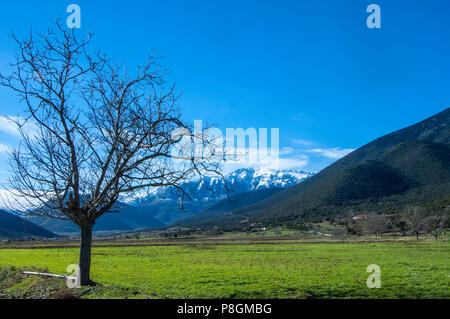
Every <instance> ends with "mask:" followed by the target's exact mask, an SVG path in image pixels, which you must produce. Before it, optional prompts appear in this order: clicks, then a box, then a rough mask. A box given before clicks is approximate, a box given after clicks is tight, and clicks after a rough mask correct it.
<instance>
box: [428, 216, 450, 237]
mask: <svg viewBox="0 0 450 319" xmlns="http://www.w3.org/2000/svg"><path fill="white" fill-rule="evenodd" d="M446 223H447V216H430V217H427V218H426V219H425V221H424V225H425V229H426V230H427V231H428V232H429V233H430V234H431V235H433V236H434V238H435V239H436V240H438V237H439V234H440V232H441V231H442V230H444V229H445V225H446Z"/></svg>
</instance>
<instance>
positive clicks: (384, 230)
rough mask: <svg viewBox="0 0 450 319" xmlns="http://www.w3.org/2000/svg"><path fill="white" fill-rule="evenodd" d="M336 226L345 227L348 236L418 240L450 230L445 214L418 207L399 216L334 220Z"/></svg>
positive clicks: (443, 234)
mask: <svg viewBox="0 0 450 319" xmlns="http://www.w3.org/2000/svg"><path fill="white" fill-rule="evenodd" d="M335 223H336V224H340V225H342V226H345V227H346V229H347V233H348V234H350V235H367V234H369V235H375V236H376V237H380V238H382V237H383V235H386V234H388V233H390V234H393V233H397V234H400V235H413V236H414V237H416V239H417V240H419V238H420V236H421V235H424V234H429V235H432V236H433V237H434V238H435V239H436V240H438V239H439V236H441V235H442V236H445V233H446V230H447V229H449V228H450V219H449V216H448V213H447V212H442V213H436V214H433V213H427V212H426V210H425V209H424V208H422V207H420V206H408V207H406V208H405V209H404V210H403V211H402V212H401V213H400V214H391V215H385V214H376V213H368V214H367V215H357V217H355V216H347V217H341V218H336V219H335Z"/></svg>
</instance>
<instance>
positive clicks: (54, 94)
mask: <svg viewBox="0 0 450 319" xmlns="http://www.w3.org/2000/svg"><path fill="white" fill-rule="evenodd" d="M12 37H13V39H14V40H15V42H16V43H17V45H18V53H17V55H16V61H15V63H14V64H12V65H11V66H12V68H13V71H12V73H11V74H8V75H3V74H0V85H1V86H3V87H7V88H9V89H11V90H13V91H14V92H15V93H17V94H18V95H19V96H20V97H21V98H22V101H23V102H24V105H25V106H26V108H25V109H26V110H25V113H24V116H22V117H20V118H17V119H16V120H15V121H16V124H17V126H18V129H19V131H20V133H21V136H22V143H21V145H20V146H19V147H17V148H16V149H14V150H12V151H11V152H10V155H11V159H10V165H11V170H12V175H11V178H10V181H9V185H8V188H9V189H11V190H14V191H13V193H14V195H15V196H14V198H15V199H14V200H11V199H10V201H9V205H10V206H11V208H12V209H14V210H16V211H18V210H19V211H21V212H22V213H24V214H32V215H37V216H45V217H48V218H56V219H62V220H70V221H72V222H74V223H75V224H77V225H78V226H79V227H80V230H81V243H80V256H79V266H80V276H81V283H82V284H83V285H87V284H91V283H92V281H91V280H90V264H91V246H92V228H93V226H94V224H95V222H96V220H97V219H98V218H99V217H100V216H102V215H103V214H105V213H110V212H115V211H117V209H118V207H117V203H118V200H119V198H120V197H121V196H124V195H125V194H130V193H131V194H132V193H133V192H136V191H138V190H141V189H149V188H151V187H169V186H171V187H175V188H176V189H178V190H179V192H180V196H181V198H182V199H183V198H189V193H188V192H186V190H185V189H183V187H182V185H183V183H185V182H186V181H188V180H191V179H192V178H197V177H199V176H202V175H205V174H219V175H220V176H222V175H221V174H220V158H221V157H220V156H216V155H217V154H215V152H214V150H213V149H212V148H208V146H209V145H211V143H214V141H212V140H211V139H209V138H208V137H207V135H205V136H201V137H199V136H196V137H195V138H197V139H198V140H197V142H196V143H197V144H198V141H200V144H202V146H203V148H197V149H196V150H195V151H196V156H193V155H192V154H193V153H192V152H190V151H189V150H188V151H186V149H184V150H183V149H182V147H179V145H180V142H181V141H182V140H183V139H185V138H186V136H188V137H189V138H192V137H193V136H192V135H190V132H191V131H192V130H191V127H189V126H188V125H186V124H185V123H183V122H182V120H181V112H180V110H179V108H178V106H177V101H178V96H179V95H178V94H177V92H176V89H175V86H174V85H168V84H166V78H167V71H166V70H165V69H164V68H163V67H162V66H161V64H160V59H159V58H158V57H150V58H149V59H148V61H147V62H146V63H145V64H144V65H142V66H140V67H138V68H137V70H136V71H135V72H134V73H133V74H134V75H130V73H132V72H130V71H129V70H128V69H126V68H125V66H124V65H123V64H115V63H114V62H113V61H112V60H110V59H108V58H107V57H106V56H105V55H104V54H102V53H100V52H95V53H91V52H89V51H88V44H89V42H90V38H91V36H90V35H89V36H88V37H86V39H80V37H79V36H77V35H76V34H75V31H68V30H66V29H64V28H63V27H62V26H61V25H60V24H59V23H57V28H56V30H55V31H52V30H49V31H48V32H47V33H45V34H33V33H30V35H29V37H27V38H26V39H24V40H19V39H18V37H17V36H16V35H14V34H13V35H12ZM26 127H28V128H29V127H32V128H33V129H32V130H29V129H26ZM174 132H175V133H174ZM198 149H201V150H202V151H201V152H202V153H201V154H199V153H198ZM211 150H213V151H211ZM219 155H220V153H219ZM174 159H176V160H177V161H174ZM222 177H223V176H222Z"/></svg>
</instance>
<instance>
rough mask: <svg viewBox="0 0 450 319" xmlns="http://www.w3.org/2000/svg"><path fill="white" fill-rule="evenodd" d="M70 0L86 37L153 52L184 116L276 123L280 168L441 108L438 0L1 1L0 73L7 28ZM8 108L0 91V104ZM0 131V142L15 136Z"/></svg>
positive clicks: (119, 54)
mask: <svg viewBox="0 0 450 319" xmlns="http://www.w3.org/2000/svg"><path fill="white" fill-rule="evenodd" d="M70 3H76V4H78V5H80V7H81V10H82V32H86V31H93V32H94V33H95V36H94V40H93V47H100V48H101V49H102V50H103V51H105V52H106V53H107V54H109V55H110V56H113V57H114V58H116V59H118V60H121V61H125V62H126V63H127V65H129V66H130V67H133V66H136V65H137V64H139V63H142V62H143V61H145V57H146V56H147V55H149V54H151V53H153V52H155V51H156V52H158V54H160V55H162V56H164V57H165V60H164V63H165V64H166V65H167V66H169V67H170V68H171V69H172V74H171V79H172V80H173V81H175V82H176V83H178V84H179V85H180V87H182V89H183V97H182V99H181V101H180V103H181V105H182V106H183V109H184V114H185V118H186V119H187V120H189V121H193V120H194V119H201V120H203V121H209V122H214V123H217V124H218V125H219V127H220V128H222V129H225V128H227V127H233V128H237V127H243V128H248V127H255V128H262V127H267V128H272V127H277V128H280V146H281V147H282V154H283V157H284V158H286V159H289V160H290V162H289V163H290V164H291V166H295V165H296V163H297V164H298V166H302V168H304V169H308V170H311V171H318V170H320V169H321V168H323V167H325V166H326V165H328V164H329V163H331V162H332V161H335V160H336V159H337V158H338V157H339V156H342V155H343V154H345V153H346V151H347V150H350V149H354V148H357V147H359V146H362V145H363V144H365V143H367V142H370V141H371V140H373V139H374V138H376V137H379V136H381V135H384V134H386V133H389V132H391V131H393V130H397V129H400V128H402V127H404V126H407V125H411V124H413V123H415V122H417V121H420V120H422V119H424V118H426V117H428V116H431V115H433V114H435V113H437V112H440V111H442V110H443V109H445V108H447V107H449V106H450V89H449V84H450V60H449V56H450V19H449V15H450V2H449V1H447V0H442V1H438V0H431V1H430V0H428V1H422V0H419V1H401V0H395V1H393V0H389V1H381V0H372V1H363V0H345V1H342V0H333V1H325V0H322V1H300V0H295V1H264V0H259V1H245V0H244V1H242V0H241V1H233V0H226V1H215V0H208V1H151V0H149V1H132V0H128V1H122V0H114V1H82V0H72V1H61V0H58V1H56V0H55V1H8V2H2V4H1V10H0V30H1V33H0V72H4V71H5V70H7V64H8V63H9V62H10V61H12V58H13V52H14V50H15V47H14V43H13V41H12V40H11V39H10V38H9V37H8V33H9V32H10V31H11V30H14V31H15V32H16V33H17V34H19V35H21V36H24V35H25V34H26V32H27V31H29V29H30V27H31V26H33V29H34V30H36V31H39V30H40V31H42V30H45V29H46V28H47V27H49V26H52V24H53V21H54V17H55V16H61V17H62V18H63V19H64V20H65V18H66V17H67V15H68V14H67V13H66V12H65V9H66V7H67V5H68V4H70ZM370 3H376V4H378V5H379V6H380V7H381V21H382V22H381V24H382V27H381V29H368V28H367V26H366V19H367V16H368V15H369V14H368V13H366V7H367V6H368V5H369V4H370ZM19 108H20V106H18V100H17V98H16V97H15V96H14V95H13V94H12V93H11V92H9V91H6V90H5V89H3V88H2V89H0V114H2V115H15V114H17V110H18V109H19ZM0 124H1V123H0ZM0 131H1V132H0V144H1V145H11V144H14V143H15V138H14V135H13V134H11V132H9V133H8V132H5V131H8V130H7V129H6V128H5V127H1V126H0ZM5 169H6V164H5V155H4V152H2V148H1V147H0V173H1V174H2V176H5V175H4V170H5ZM1 179H2V178H0V180H1Z"/></svg>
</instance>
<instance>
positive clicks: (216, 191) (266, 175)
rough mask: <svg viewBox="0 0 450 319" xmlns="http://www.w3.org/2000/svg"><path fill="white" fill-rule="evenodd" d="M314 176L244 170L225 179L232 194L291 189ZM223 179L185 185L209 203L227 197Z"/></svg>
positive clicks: (159, 193) (162, 193) (168, 192)
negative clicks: (271, 189) (268, 189)
mask: <svg viewBox="0 0 450 319" xmlns="http://www.w3.org/2000/svg"><path fill="white" fill-rule="evenodd" d="M312 175H314V174H313V173H310V172H305V171H301V170H271V169H263V168H242V169H238V170H236V171H234V172H232V173H230V174H228V175H226V176H225V183H226V185H227V186H228V189H229V191H230V192H231V195H237V194H242V193H245V192H250V191H256V190H261V189H267V188H287V187H291V186H294V185H296V184H298V183H300V182H301V181H303V180H305V179H307V178H309V177H311V176H312ZM225 183H224V181H223V180H222V179H221V178H220V177H210V176H205V177H203V178H201V179H199V180H195V181H192V182H188V183H186V184H185V185H184V189H186V190H187V192H188V193H189V195H190V196H191V198H192V200H195V201H208V200H219V199H222V198H225V197H226V195H227V190H226V186H225ZM180 197H181V194H180V191H179V190H177V189H175V188H174V187H166V188H156V189H153V190H152V191H151V192H149V193H145V194H142V195H138V196H136V197H133V198H129V199H128V200H126V202H128V203H129V204H131V205H133V204H135V205H136V204H142V203H143V202H147V201H152V200H156V199H158V200H163V199H167V200H179V199H180Z"/></svg>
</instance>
